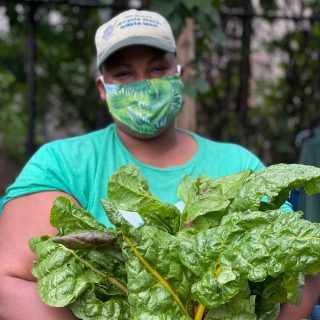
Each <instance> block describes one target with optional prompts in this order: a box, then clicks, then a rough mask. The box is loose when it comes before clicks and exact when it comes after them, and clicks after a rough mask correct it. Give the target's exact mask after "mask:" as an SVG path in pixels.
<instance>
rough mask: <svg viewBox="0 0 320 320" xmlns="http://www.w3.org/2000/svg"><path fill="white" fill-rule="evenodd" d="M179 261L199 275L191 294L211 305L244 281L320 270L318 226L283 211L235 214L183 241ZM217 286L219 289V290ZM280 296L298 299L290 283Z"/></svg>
mask: <svg viewBox="0 0 320 320" xmlns="http://www.w3.org/2000/svg"><path fill="white" fill-rule="evenodd" d="M179 254H180V260H181V262H182V263H183V264H184V265H185V266H186V267H187V268H189V269H190V270H191V271H192V272H193V273H195V274H198V275H201V279H200V280H199V281H198V282H195V283H194V284H193V286H192V294H193V296H194V297H195V298H196V299H197V300H198V301H199V302H200V303H202V304H204V305H205V306H209V307H214V308H216V307H218V306H219V305H221V304H223V303H226V302H228V301H230V300H231V299H232V298H233V297H234V296H235V295H236V294H237V290H239V289H240V287H241V285H242V282H243V281H244V280H249V281H251V282H260V281H264V280H266V279H267V278H268V277H273V278H276V277H278V276H280V275H281V274H283V273H284V272H289V273H290V272H291V273H292V272H293V271H294V272H295V273H297V272H298V273H299V272H305V273H310V274H314V273H316V272H317V270H320V228H319V225H317V224H314V223H311V222H309V221H306V220H303V219H301V217H300V215H299V214H296V213H286V214H284V213H283V212H282V211H280V210H277V211H269V212H265V213H264V212H247V213H233V214H229V215H228V216H226V218H225V219H224V220H223V221H222V224H221V225H220V226H218V227H216V228H211V229H209V230H207V231H204V232H199V233H198V234H197V235H195V236H193V237H191V238H189V239H186V240H185V241H183V242H181V243H180V250H179ZM217 288H218V289H217ZM284 290H285V291H286V292H284V293H283V294H282V295H281V296H280V295H278V297H277V299H276V301H275V302H283V301H282V300H281V301H278V300H279V299H281V297H282V296H283V295H284V296H286V300H287V301H288V300H291V301H296V294H297V293H296V292H295V291H294V289H292V284H290V283H288V285H287V286H286V287H285V288H284Z"/></svg>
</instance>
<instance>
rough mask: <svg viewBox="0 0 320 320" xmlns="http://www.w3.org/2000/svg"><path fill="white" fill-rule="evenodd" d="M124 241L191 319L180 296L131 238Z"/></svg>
mask: <svg viewBox="0 0 320 320" xmlns="http://www.w3.org/2000/svg"><path fill="white" fill-rule="evenodd" d="M124 239H125V240H126V241H127V243H128V244H129V246H130V247H131V249H132V251H133V252H134V253H135V255H136V256H137V257H138V259H139V260H140V261H141V262H142V264H143V265H144V266H145V267H146V269H147V270H148V271H149V272H150V273H151V274H152V275H153V276H154V277H155V278H156V279H158V280H159V281H160V283H161V284H162V285H163V286H164V287H165V288H166V289H167V290H168V291H169V292H170V293H171V294H172V296H173V299H174V300H175V301H176V302H177V303H178V304H179V306H180V308H181V309H182V311H183V313H184V314H185V317H186V319H188V318H189V316H188V311H187V310H186V309H185V308H184V306H183V304H182V302H181V301H180V298H179V296H178V295H177V294H176V293H175V292H174V291H173V290H172V288H171V287H170V285H169V283H168V282H167V281H166V280H165V279H164V278H163V277H162V276H161V275H160V274H159V273H158V272H157V270H155V269H154V268H152V267H151V266H150V264H149V263H148V261H147V260H146V259H145V258H144V257H143V256H142V255H141V254H140V252H139V251H138V250H137V248H136V247H135V246H134V245H133V244H132V242H131V241H130V239H129V238H127V237H124Z"/></svg>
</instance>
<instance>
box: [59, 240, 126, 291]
mask: <svg viewBox="0 0 320 320" xmlns="http://www.w3.org/2000/svg"><path fill="white" fill-rule="evenodd" d="M61 246H62V247H63V249H64V250H66V251H69V252H70V253H71V254H72V255H73V256H74V257H75V258H76V259H77V260H79V261H81V262H82V263H83V264H84V265H85V266H86V267H87V268H89V269H90V270H91V271H92V272H94V273H96V274H98V275H99V276H101V277H103V278H105V279H107V280H108V281H109V282H111V283H112V284H114V285H115V286H116V287H118V288H119V289H120V290H122V291H123V292H124V293H125V294H126V295H128V289H127V288H126V287H125V286H124V285H123V284H122V283H121V282H120V281H118V280H117V279H115V278H114V277H112V276H110V275H108V274H107V273H104V272H102V271H100V270H98V269H97V268H95V267H94V266H93V265H92V264H91V263H90V262H88V261H86V260H84V259H82V258H81V257H79V256H78V255H77V254H76V253H75V252H74V251H73V250H70V249H68V248H66V247H65V246H64V245H62V244H61Z"/></svg>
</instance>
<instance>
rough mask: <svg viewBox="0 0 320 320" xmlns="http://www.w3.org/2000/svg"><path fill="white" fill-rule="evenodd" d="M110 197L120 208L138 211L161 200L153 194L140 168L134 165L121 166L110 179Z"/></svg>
mask: <svg viewBox="0 0 320 320" xmlns="http://www.w3.org/2000/svg"><path fill="white" fill-rule="evenodd" d="M108 198H109V199H110V200H112V202H113V203H114V205H115V206H116V207H117V208H118V209H122V210H127V211H136V212H138V209H139V208H140V207H143V206H145V205H148V204H150V203H157V202H159V200H158V199H156V198H155V197H153V196H152V194H151V193H150V191H149V186H148V183H147V181H146V179H145V178H144V177H142V175H141V174H140V170H139V169H138V168H137V167H135V166H133V165H130V164H129V165H125V166H122V167H120V168H119V169H118V170H117V171H116V172H115V173H114V174H113V175H112V176H111V177H110V179H109V182H108Z"/></svg>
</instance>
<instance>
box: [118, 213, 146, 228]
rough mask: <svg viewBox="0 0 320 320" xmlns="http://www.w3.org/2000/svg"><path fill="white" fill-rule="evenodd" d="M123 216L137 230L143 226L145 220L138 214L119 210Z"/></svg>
mask: <svg viewBox="0 0 320 320" xmlns="http://www.w3.org/2000/svg"><path fill="white" fill-rule="evenodd" d="M119 211H120V213H121V214H122V216H123V217H124V218H125V219H126V220H127V221H128V222H129V223H130V224H131V225H132V226H134V227H135V228H138V227H140V226H141V225H143V220H142V218H141V216H140V214H139V213H138V212H134V211H125V210H119Z"/></svg>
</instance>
